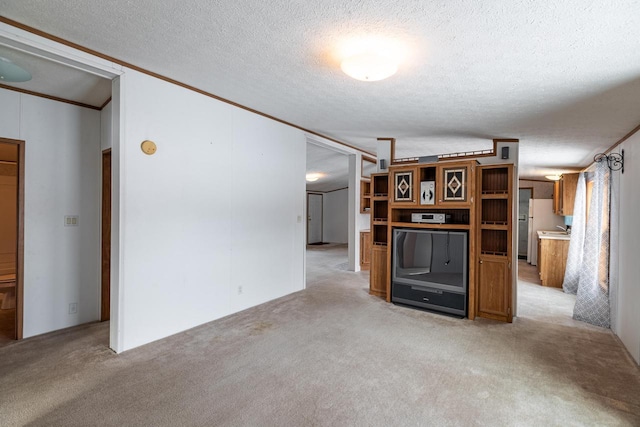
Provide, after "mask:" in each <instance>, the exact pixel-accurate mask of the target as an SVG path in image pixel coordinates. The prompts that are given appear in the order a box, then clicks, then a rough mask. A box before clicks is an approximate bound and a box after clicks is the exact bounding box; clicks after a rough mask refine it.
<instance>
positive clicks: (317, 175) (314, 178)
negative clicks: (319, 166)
mask: <svg viewBox="0 0 640 427" xmlns="http://www.w3.org/2000/svg"><path fill="white" fill-rule="evenodd" d="M320 177H322V174H321V173H308V174H307V177H306V179H307V182H316V181H317V180H319V179H320Z"/></svg>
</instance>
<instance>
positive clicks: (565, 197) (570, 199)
mask: <svg viewBox="0 0 640 427" xmlns="http://www.w3.org/2000/svg"><path fill="white" fill-rule="evenodd" d="M579 175H580V174H578V173H566V174H564V175H562V176H561V177H560V180H559V181H556V183H555V187H554V192H553V213H555V214H556V215H564V216H567V215H573V204H574V203H575V200H576V190H577V188H578V176H579Z"/></svg>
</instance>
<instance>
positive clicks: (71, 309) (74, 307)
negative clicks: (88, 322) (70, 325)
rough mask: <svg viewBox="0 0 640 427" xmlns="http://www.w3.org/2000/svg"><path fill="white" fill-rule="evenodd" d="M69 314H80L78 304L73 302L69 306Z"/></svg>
mask: <svg viewBox="0 0 640 427" xmlns="http://www.w3.org/2000/svg"><path fill="white" fill-rule="evenodd" d="M69 314H78V303H77V302H72V303H71V304H69Z"/></svg>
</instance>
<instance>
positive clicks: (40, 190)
mask: <svg viewBox="0 0 640 427" xmlns="http://www.w3.org/2000/svg"><path fill="white" fill-rule="evenodd" d="M0 136H3V137H6V138H12V139H21V140H24V141H26V142H25V152H26V160H25V163H26V164H25V206H24V208H25V247H24V271H25V273H24V330H23V333H24V337H25V338H26V337H30V336H33V335H38V334H42V333H45V332H49V331H53V330H56V329H61V328H65V327H69V326H74V325H78V324H81V323H86V322H89V321H93V320H97V319H98V317H99V273H100V270H99V267H100V247H99V246H100V240H99V230H100V224H99V215H100V112H99V111H95V110H91V109H87V108H81V107H76V106H73V105H69V104H65V103H60V102H56V101H51V100H48V99H43V98H39V97H34V96H31V95H23V94H20V93H17V92H12V91H7V90H4V89H0ZM65 215H79V226H78V227H65V226H64V216H65ZM70 303H78V313H77V314H69V304H70Z"/></svg>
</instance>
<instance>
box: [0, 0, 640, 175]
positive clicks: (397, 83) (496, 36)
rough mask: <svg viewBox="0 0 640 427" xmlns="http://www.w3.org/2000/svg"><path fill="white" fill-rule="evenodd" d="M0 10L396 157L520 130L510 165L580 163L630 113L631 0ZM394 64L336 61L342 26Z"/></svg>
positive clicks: (139, 4) (638, 111) (636, 84)
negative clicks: (386, 145)
mask: <svg viewBox="0 0 640 427" xmlns="http://www.w3.org/2000/svg"><path fill="white" fill-rule="evenodd" d="M0 10H1V11H2V12H1V13H2V15H3V16H5V17H7V18H10V19H13V20H15V21H18V22H21V23H23V24H26V25H29V26H32V27H35V28H37V29H40V30H42V31H45V32H47V33H50V34H53V35H55V36H58V37H61V38H63V39H66V40H69V41H71V42H74V43H78V44H80V45H82V46H85V47H88V48H91V49H94V50H96V51H98V52H101V53H104V54H107V55H111V56H113V57H115V58H118V59H120V60H123V61H127V62H130V63H132V64H135V65H137V66H140V67H142V68H145V69H148V70H150V71H154V72H156V73H159V74H161V75H165V76H167V77H170V78H173V79H175V80H178V81H181V82H184V83H187V84H190V85H192V86H195V87H198V88H200V89H203V90H206V91H208V92H211V93H213V94H216V95H218V96H221V97H224V98H227V99H229V100H232V101H234V102H237V103H239V104H242V105H245V106H248V107H251V108H254V109H256V110H259V111H262V112H264V113H267V114H270V115H272V116H275V117H278V118H280V119H283V120H286V121H289V122H291V123H294V124H296V125H299V126H302V127H305V128H308V129H311V130H314V131H317V132H319V133H322V134H325V135H327V136H330V137H334V138H337V139H340V140H342V141H345V142H347V143H350V144H353V145H356V146H359V147H362V148H364V149H366V150H368V151H375V138H376V137H395V138H396V139H397V143H396V154H397V156H398V157H409V156H419V155H428V154H436V153H448V152H453V151H467V150H472V149H482V148H487V147H489V146H490V145H491V144H490V140H491V139H492V138H518V139H520V142H521V144H520V160H521V163H520V173H521V176H527V177H539V176H541V175H544V174H545V173H549V172H552V171H554V172H555V171H563V170H570V169H571V168H580V167H583V166H586V165H588V164H589V163H590V161H591V159H592V156H593V154H594V153H596V152H598V151H601V150H603V149H606V148H608V147H610V146H611V145H612V144H613V143H614V142H616V141H617V140H618V139H620V138H621V137H623V136H624V135H625V134H626V133H628V132H629V131H630V130H631V129H633V128H634V127H636V126H637V125H638V124H639V123H640V108H638V104H639V101H638V100H640V46H639V41H640V2H638V1H637V0H618V1H615V2H613V1H599V2H594V1H584V0H564V1H560V2H559V1H535V0H512V1H482V2H481V1H476V2H474V1H468V0H450V1H446V2H445V1H424V0H421V1H417V0H395V1H391V0H377V1H363V0H323V1H319V2H307V1H292V0H272V1H269V2H263V1H242V0H240V1H238V0H236V1H216V2H212V1H210V0H191V1H162V2H158V1H153V0H141V1H136V2H132V1H130V0H112V1H108V2H105V1H97V0H88V1H69V0H49V1H47V2H42V1H34V0H14V1H9V0H0ZM364 34H376V35H380V36H387V37H390V38H393V39H395V40H397V41H400V42H402V43H404V45H405V47H406V50H407V55H406V60H405V61H404V63H403V64H401V66H400V70H399V72H398V73H397V74H396V75H395V76H393V77H391V78H389V79H388V80H384V81H381V82H375V83H366V82H360V81H356V80H352V79H350V78H349V77H347V76H345V75H344V74H342V72H341V71H340V68H339V58H338V57H337V52H338V50H339V47H340V46H341V45H342V44H343V43H344V42H345V41H347V40H349V39H350V38H352V37H358V36H362V35H364Z"/></svg>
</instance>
